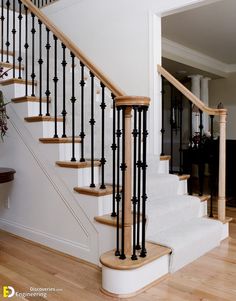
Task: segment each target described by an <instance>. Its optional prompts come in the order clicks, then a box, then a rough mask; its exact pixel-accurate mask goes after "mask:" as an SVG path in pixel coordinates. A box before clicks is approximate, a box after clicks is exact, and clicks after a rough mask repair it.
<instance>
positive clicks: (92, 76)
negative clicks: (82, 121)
mask: <svg viewBox="0 0 236 301" xmlns="http://www.w3.org/2000/svg"><path fill="white" fill-rule="evenodd" d="M90 78H91V118H90V121H89V123H90V125H91V183H90V187H92V188H93V187H96V185H95V183H94V126H95V119H94V74H93V73H92V72H90Z"/></svg>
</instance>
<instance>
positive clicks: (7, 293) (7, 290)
mask: <svg viewBox="0 0 236 301" xmlns="http://www.w3.org/2000/svg"><path fill="white" fill-rule="evenodd" d="M14 295H15V290H14V288H13V287H12V286H4V287H3V298H12V297H13V296H14Z"/></svg>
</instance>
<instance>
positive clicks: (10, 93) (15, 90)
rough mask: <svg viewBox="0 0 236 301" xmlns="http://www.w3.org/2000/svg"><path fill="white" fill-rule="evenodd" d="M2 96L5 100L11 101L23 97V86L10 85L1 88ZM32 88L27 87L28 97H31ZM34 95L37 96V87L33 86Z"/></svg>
mask: <svg viewBox="0 0 236 301" xmlns="http://www.w3.org/2000/svg"><path fill="white" fill-rule="evenodd" d="M1 89H2V91H3V95H4V97H5V98H6V99H8V100H11V99H12V98H16V97H22V96H25V85H24V84H11V85H7V86H2V87H1ZM31 90H32V86H31V85H28V95H31ZM35 95H37V87H36V86H35Z"/></svg>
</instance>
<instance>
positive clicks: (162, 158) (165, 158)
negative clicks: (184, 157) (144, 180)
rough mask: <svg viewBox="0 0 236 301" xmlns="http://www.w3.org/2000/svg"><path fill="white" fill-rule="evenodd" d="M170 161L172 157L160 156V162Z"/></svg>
mask: <svg viewBox="0 0 236 301" xmlns="http://www.w3.org/2000/svg"><path fill="white" fill-rule="evenodd" d="M170 159H171V156H167V155H164V156H160V161H170Z"/></svg>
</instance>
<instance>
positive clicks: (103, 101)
mask: <svg viewBox="0 0 236 301" xmlns="http://www.w3.org/2000/svg"><path fill="white" fill-rule="evenodd" d="M101 87H102V102H101V105H100V107H101V111H102V121H101V123H102V124H101V134H102V137H101V140H102V143H101V160H100V162H101V174H102V175H101V186H100V189H106V185H105V164H106V159H105V109H106V103H105V85H104V84H103V83H101Z"/></svg>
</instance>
